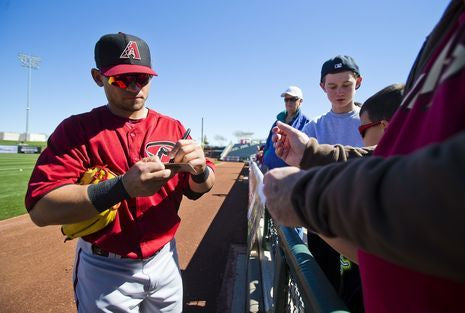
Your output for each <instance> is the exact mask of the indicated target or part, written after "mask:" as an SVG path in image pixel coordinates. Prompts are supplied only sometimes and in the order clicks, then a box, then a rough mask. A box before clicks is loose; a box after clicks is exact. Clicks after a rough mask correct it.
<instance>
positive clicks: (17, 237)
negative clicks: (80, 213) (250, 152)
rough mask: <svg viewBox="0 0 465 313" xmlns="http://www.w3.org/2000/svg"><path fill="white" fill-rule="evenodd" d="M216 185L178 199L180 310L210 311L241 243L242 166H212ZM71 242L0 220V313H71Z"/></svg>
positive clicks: (24, 220)
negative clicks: (234, 247)
mask: <svg viewBox="0 0 465 313" xmlns="http://www.w3.org/2000/svg"><path fill="white" fill-rule="evenodd" d="M216 174H217V179H216V184H215V186H214V187H213V189H212V190H211V191H210V193H209V194H207V195H205V196H203V197H202V198H200V199H199V200H197V201H190V200H187V199H184V200H183V203H182V205H181V209H180V216H181V218H182V223H181V226H180V228H179V230H178V233H177V235H176V240H177V245H178V252H179V257H180V266H181V270H182V274H183V280H184V312H216V311H217V307H218V301H222V300H221V299H218V296H219V294H220V289H221V283H222V279H223V273H224V269H225V265H226V261H227V256H228V251H229V247H230V245H231V244H245V241H246V232H247V230H246V229H247V228H246V227H247V223H246V208H247V188H248V187H247V186H248V185H247V180H246V179H243V178H244V176H246V171H245V168H244V164H243V163H221V164H218V165H217V171H216ZM75 245H76V242H75V241H71V242H67V243H63V237H62V235H61V232H60V229H59V226H49V227H44V228H39V227H36V226H35V225H34V224H32V222H31V221H30V219H29V217H28V215H24V216H20V217H16V218H12V219H9V220H5V221H1V222H0V281H1V283H2V288H0V311H1V312H4V313H13V312H14V313H18V312H21V313H29V312H31V313H32V312H34V313H36V312H54V313H55V312H56V313H59V312H60V313H63V312H75V311H76V309H75V305H74V299H73V289H72V283H71V277H72V268H73V261H74V249H75Z"/></svg>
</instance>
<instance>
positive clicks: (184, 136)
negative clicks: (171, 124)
mask: <svg viewBox="0 0 465 313" xmlns="http://www.w3.org/2000/svg"><path fill="white" fill-rule="evenodd" d="M190 133H191V129H190V128H188V129H187V130H186V132H185V133H184V135H182V138H181V139H187V137H189V134H190ZM169 163H174V157H172V158H171V159H170V161H169Z"/></svg>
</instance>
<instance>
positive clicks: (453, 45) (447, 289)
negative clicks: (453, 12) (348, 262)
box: [359, 14, 465, 313]
mask: <svg viewBox="0 0 465 313" xmlns="http://www.w3.org/2000/svg"><path fill="white" fill-rule="evenodd" d="M464 19H465V16H464V14H462V16H461V18H460V19H459V21H458V23H457V25H456V27H455V29H453V30H452V31H451V32H450V33H449V34H448V35H447V36H446V37H445V39H444V40H443V42H442V43H441V44H440V45H439V46H438V49H437V50H436V52H435V54H434V55H433V56H432V58H431V60H430V62H429V64H428V65H427V66H426V68H425V70H424V72H423V74H421V75H420V76H419V77H418V79H417V81H416V82H415V85H414V87H413V88H412V90H411V91H410V92H409V93H408V94H407V95H406V96H405V99H404V102H403V103H402V106H401V108H400V110H399V111H398V112H397V113H396V115H395V116H394V118H393V120H392V122H391V123H390V124H389V128H388V130H387V132H386V134H385V135H384V136H383V138H382V140H381V142H380V143H379V145H378V147H377V149H376V151H375V153H374V154H375V155H380V156H390V155H402V154H404V155H406V154H410V153H412V152H414V151H416V150H418V149H420V148H422V147H424V146H426V145H429V144H432V143H437V142H441V141H444V140H446V139H448V138H449V137H451V136H453V135H454V134H457V133H458V132H461V131H463V130H464V129H465V67H464V65H465V64H464V62H463V60H464V54H463V49H464V48H463V47H464V45H465V23H464ZM438 210H441V208H439V207H438ZM412 227H415V226H412ZM456 248H457V249H464V247H456ZM431 257H432V258H440V257H441V256H440V255H434V250H432V251H431ZM359 261H360V270H361V277H362V282H363V295H364V302H365V309H366V312H377V313H378V312H465V301H464V299H463V296H464V295H465V284H462V283H458V282H453V281H450V280H447V279H443V278H439V277H434V276H431V275H427V274H423V273H420V272H416V271H413V270H410V269H407V268H404V267H401V266H397V265H395V264H392V263H389V262H387V261H385V260H383V259H380V258H378V257H376V256H374V255H371V254H369V253H366V252H364V251H359Z"/></svg>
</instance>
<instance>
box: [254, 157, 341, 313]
mask: <svg viewBox="0 0 465 313" xmlns="http://www.w3.org/2000/svg"><path fill="white" fill-rule="evenodd" d="M262 185H263V173H262V172H261V170H260V169H259V167H258V166H257V164H256V163H255V162H254V160H253V159H251V160H250V163H249V207H248V214H247V216H248V242H247V253H248V256H249V257H250V256H252V255H254V256H256V258H257V259H258V261H259V262H258V264H259V272H260V275H259V277H260V282H259V283H258V286H260V288H261V293H260V294H261V297H262V299H260V301H259V306H260V308H259V311H260V312H276V313H280V312H322V313H326V312H333V313H334V312H349V311H348V309H347V307H346V305H345V304H344V303H343V301H342V300H341V299H340V298H339V296H338V295H337V293H336V291H335V290H334V288H333V287H332V285H331V284H330V282H329V281H328V279H327V278H326V276H325V275H324V273H323V272H322V270H321V269H320V267H319V266H318V264H317V263H316V261H315V260H314V258H313V256H312V254H311V253H310V251H309V250H308V248H307V245H306V244H305V243H304V242H303V241H302V240H301V238H300V237H299V235H298V234H297V232H296V231H295V229H293V228H288V227H282V226H279V225H275V224H274V223H273V220H272V219H271V218H270V217H269V214H267V212H266V209H265V199H264V196H263V193H262V191H261V190H262ZM249 260H250V258H249ZM248 268H249V267H248ZM247 293H248V295H249V294H250V292H249V288H247ZM249 301H250V299H249V297H247V308H246V311H247V312H249V311H250V310H249Z"/></svg>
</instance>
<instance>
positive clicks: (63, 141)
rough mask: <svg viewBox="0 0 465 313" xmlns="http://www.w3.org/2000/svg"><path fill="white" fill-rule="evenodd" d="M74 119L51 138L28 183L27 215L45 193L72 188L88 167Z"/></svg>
mask: <svg viewBox="0 0 465 313" xmlns="http://www.w3.org/2000/svg"><path fill="white" fill-rule="evenodd" d="M81 130H82V128H81V127H80V123H79V119H78V118H77V117H75V116H74V117H73V116H72V117H70V118H68V119H66V120H64V121H63V122H62V123H61V124H60V125H58V127H57V128H56V129H55V131H54V132H53V134H52V135H51V136H50V138H49V140H48V143H47V147H46V148H45V149H44V151H43V152H42V154H41V155H40V156H39V158H38V160H37V163H36V165H35V167H34V170H33V172H32V174H31V178H30V180H29V184H28V189H27V192H26V198H25V206H26V209H27V210H28V211H30V210H32V208H33V207H34V205H35V204H36V203H37V201H39V200H40V199H41V198H42V197H43V196H44V195H45V194H47V193H48V192H50V191H52V190H54V189H56V188H59V187H61V186H64V185H69V184H75V183H76V182H77V181H78V180H79V178H80V177H81V175H82V174H83V173H84V172H85V170H86V168H87V167H88V164H89V157H88V154H87V149H86V144H87V142H86V140H85V139H84V138H83V131H81Z"/></svg>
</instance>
